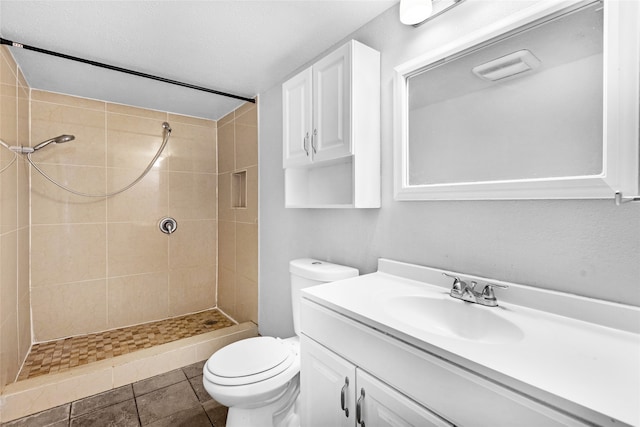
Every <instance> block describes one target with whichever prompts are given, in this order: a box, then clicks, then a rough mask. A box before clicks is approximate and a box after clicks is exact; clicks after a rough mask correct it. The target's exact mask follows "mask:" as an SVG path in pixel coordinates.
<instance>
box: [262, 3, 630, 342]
mask: <svg viewBox="0 0 640 427" xmlns="http://www.w3.org/2000/svg"><path fill="white" fill-rule="evenodd" d="M534 3H536V1H500V2H483V1H472V0H469V1H466V2H465V3H463V4H462V5H461V6H459V7H457V8H455V9H454V10H452V11H450V12H447V13H446V14H444V15H442V16H440V17H438V18H436V19H434V20H433V21H431V22H429V23H427V24H425V25H423V26H421V27H419V28H413V27H406V26H404V25H402V24H400V22H399V21H398V6H395V7H393V8H391V9H389V10H388V11H387V12H385V13H384V14H382V15H380V16H379V17H378V18H376V19H375V20H373V21H371V22H370V23H368V24H367V25H365V26H364V27H362V28H361V29H359V30H358V31H356V32H355V33H354V34H352V35H351V36H349V37H347V38H346V39H345V40H341V41H339V42H338V43H336V45H335V46H334V48H335V47H337V46H339V45H341V44H342V43H344V41H346V40H348V39H352V38H355V39H357V40H359V41H361V42H363V43H365V44H366V45H369V46H371V47H373V48H375V49H377V50H379V51H380V52H381V71H382V75H381V120H382V124H381V165H382V166H381V167H382V188H381V191H382V194H381V195H382V207H381V208H380V209H371V210H330V209H285V208H284V173H283V169H282V99H281V87H280V85H277V86H275V87H273V88H272V89H270V90H268V91H266V92H264V93H262V94H260V98H259V99H260V106H259V108H260V127H259V138H260V223H261V224H263V226H262V227H261V228H260V270H259V278H260V313H259V320H260V322H259V325H260V333H261V334H265V335H278V336H289V335H291V334H293V325H292V320H291V309H290V304H289V271H288V262H289V260H290V259H294V258H298V257H307V256H310V257H317V258H320V259H326V260H329V261H333V262H337V263H343V264H348V265H352V266H355V267H357V268H359V269H360V272H361V273H371V272H373V271H375V270H376V263H377V259H378V258H380V257H384V258H390V259H395V260H400V261H405V262H410V263H416V264H421V265H428V266H434V267H439V268H444V269H449V270H454V271H459V272H466V273H470V274H476V275H482V276H488V277H492V278H496V279H500V280H505V281H511V282H516V283H523V284H528V285H531V286H536V287H540V288H547V289H556V290H559V291H564V292H570V293H573V294H578V295H584V296H588V297H595V298H602V299H605V300H610V301H617V302H624V303H627V304H633V305H640V291H639V288H640V262H639V254H640V203H628V204H625V205H622V206H619V207H616V206H615V205H614V203H613V194H612V199H611V200H540V201H442V202H441V201H434V202H397V201H394V200H393V85H392V83H393V68H394V67H395V66H397V65H399V64H402V63H404V62H405V61H407V60H409V59H411V58H413V57H415V56H418V55H420V54H422V53H424V52H427V51H429V50H430V49H434V48H436V47H438V46H441V45H442V44H445V43H447V42H448V41H450V40H453V39H455V38H456V37H460V36H461V35H465V34H467V33H468V32H470V31H473V30H474V29H477V28H480V27H482V26H485V25H488V24H491V23H493V22H495V21H496V20H497V19H500V18H502V17H505V16H508V15H510V14H512V13H515V12H517V11H519V10H522V9H523V8H526V7H528V6H530V5H532V4H534ZM330 50H332V49H330ZM330 50H328V51H330ZM328 51H327V52H328ZM321 56H322V55H320V56H319V57H318V58H320V57H321ZM312 62H314V61H312ZM308 65H310V64H305V65H304V67H306V66H308ZM302 68H303V66H301V67H300V69H302ZM297 71H299V70H291V74H290V75H291V76H292V75H294V74H295V73H296V72H297ZM460 125H461V126H463V125H464V123H461V124H460ZM265 224H266V226H265Z"/></svg>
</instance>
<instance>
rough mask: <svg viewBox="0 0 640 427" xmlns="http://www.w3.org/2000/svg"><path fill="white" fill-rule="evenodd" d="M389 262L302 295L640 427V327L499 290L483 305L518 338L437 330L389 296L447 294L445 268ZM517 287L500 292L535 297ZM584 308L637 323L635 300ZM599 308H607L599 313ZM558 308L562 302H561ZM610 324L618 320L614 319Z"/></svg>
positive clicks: (523, 388)
mask: <svg viewBox="0 0 640 427" xmlns="http://www.w3.org/2000/svg"><path fill="white" fill-rule="evenodd" d="M387 262H390V263H394V262H393V261H387ZM381 265H382V264H381ZM390 267H393V268H384V266H383V268H382V269H381V270H380V269H379V271H378V272H377V273H372V274H367V275H364V276H359V277H356V278H352V279H347V280H342V281H339V282H333V283H328V284H325V285H320V286H315V287H312V288H307V289H305V290H304V291H303V297H304V298H307V299H309V300H312V301H314V302H316V303H318V304H321V305H323V306H325V307H328V308H330V309H332V310H334V311H337V312H339V313H341V314H343V315H345V316H347V317H349V318H352V319H354V320H356V321H358V322H361V323H364V324H366V325H368V326H371V327H373V328H375V329H378V330H380V331H382V332H385V333H387V334H389V335H391V336H394V337H395V338H397V339H399V340H401V341H404V342H407V343H409V344H411V345H414V346H416V347H419V348H421V349H423V350H425V351H428V352H430V353H433V354H436V355H439V356H441V357H444V358H445V359H447V360H450V361H451V362H453V363H456V364H458V365H461V366H464V367H467V368H469V369H471V370H473V371H475V372H478V373H480V374H482V375H485V376H487V377H489V378H491V379H493V380H495V381H498V382H500V383H502V384H504V385H507V386H509V387H512V388H514V389H516V390H519V391H520V392H523V393H525V394H527V395H529V396H532V397H535V398H537V399H541V400H543V401H545V402H547V403H549V404H551V405H553V406H556V407H558V408H560V409H565V410H568V411H569V412H574V411H577V412H578V413H579V414H587V417H588V418H589V419H591V420H592V421H593V419H601V420H602V419H604V418H605V417H606V418H612V419H614V420H617V421H618V422H622V423H625V424H628V425H632V426H640V334H638V333H635V332H631V331H625V330H621V329H616V328H614V327H611V326H602V325H601V324H597V323H592V322H588V321H584V320H577V319H575V318H572V317H567V316H562V315H559V314H552V313H550V312H547V311H542V310H538V309H532V308H528V307H525V306H523V305H516V304H513V303H509V302H506V301H502V300H501V299H500V295H498V300H499V304H500V306H499V307H494V308H490V307H482V309H486V310H492V313H494V314H496V315H497V316H504V317H505V318H507V319H509V321H510V322H512V323H514V324H515V325H517V326H518V328H520V330H521V331H522V332H523V334H522V338H521V339H519V340H517V341H515V342H484V341H478V340H468V339H463V338H459V337H452V336H446V334H445V335H443V334H436V333H432V332H429V329H428V328H427V329H422V328H420V327H419V326H420V325H414V324H411V322H406V321H404V320H403V319H398V316H397V315H393V314H392V313H390V312H389V310H387V309H386V307H385V301H387V300H388V297H389V296H394V297H395V296H416V297H419V296H425V295H427V296H428V295H434V293H435V294H439V295H443V296H444V295H445V294H447V293H448V289H447V288H444V287H443V282H442V280H441V279H439V278H438V279H436V278H437V277H439V276H438V275H439V274H440V270H435V269H428V268H427V270H431V271H428V272H427V273H428V274H426V276H424V277H433V278H434V280H433V281H432V282H437V285H433V284H431V283H425V282H423V281H417V280H412V279H408V278H405V277H400V276H398V275H396V274H395V273H397V268H396V267H397V265H390ZM416 267H418V266H416ZM418 268H421V269H425V267H418ZM384 270H387V271H393V272H394V274H389V273H386V272H384ZM408 276H410V277H412V276H411V275H410V274H408ZM413 277H414V278H415V275H414V276H413ZM448 282H450V280H449V281H448ZM445 283H446V282H445ZM513 286H515V289H513V291H512V290H511V289H509V290H506V291H502V293H501V295H507V294H508V292H510V291H512V292H514V293H515V294H517V293H518V292H521V291H522V292H527V293H529V294H530V295H528V298H530V299H532V298H535V297H536V292H538V290H536V289H535V288H528V289H526V290H523V289H524V288H526V287H522V286H519V285H513ZM518 288H520V289H518ZM543 292H544V291H543ZM496 293H497V292H496ZM447 298H448V297H447ZM541 298H542V297H541ZM546 298H549V296H548V295H546ZM559 298H564V299H567V298H568V299H571V300H572V302H571V303H567V304H566V305H567V306H571V309H570V311H571V310H576V306H578V307H579V306H580V304H581V303H583V301H581V300H585V299H584V298H581V297H575V296H571V295H566V294H565V295H562V296H561V297H559ZM575 298H577V299H578V301H574V299H575ZM521 299H522V298H521ZM562 301H565V300H562ZM460 304H468V303H464V302H462V301H460ZM561 305H562V304H561ZM600 306H601V307H600ZM584 309H585V310H588V311H590V312H593V313H589V314H588V315H587V314H585V315H584V316H586V317H592V318H594V319H598V318H603V317H611V316H612V315H614V316H615V313H616V310H618V311H619V312H620V316H619V317H621V318H624V319H631V320H632V321H633V320H634V319H635V320H636V321H638V323H640V309H638V308H637V307H629V306H620V307H616V305H615V304H613V306H612V304H611V303H606V302H602V303H600V302H598V301H594V300H590V301H586V300H585V301H584ZM598 310H601V311H602V312H601V313H596V311H598ZM554 311H555V312H556V313H557V312H558V311H562V309H561V308H560V309H559V308H558V307H556V308H555V310H554ZM612 313H613V314H612ZM607 323H615V319H611V321H610V322H607ZM631 329H633V328H631ZM592 417H593V418H592ZM611 424H614V423H613V422H612V423H611Z"/></svg>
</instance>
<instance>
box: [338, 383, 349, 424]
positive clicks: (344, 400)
mask: <svg viewBox="0 0 640 427" xmlns="http://www.w3.org/2000/svg"><path fill="white" fill-rule="evenodd" d="M348 388H349V377H344V385H343V386H342V390H341V391H340V409H342V410H343V411H344V414H345V416H346V417H347V418H349V408H347V391H348Z"/></svg>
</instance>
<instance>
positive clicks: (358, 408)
mask: <svg viewBox="0 0 640 427" xmlns="http://www.w3.org/2000/svg"><path fill="white" fill-rule="evenodd" d="M362 405H364V389H363V388H361V389H360V397H359V398H358V403H356V424H360V426H362V427H365V425H364V420H363V419H362Z"/></svg>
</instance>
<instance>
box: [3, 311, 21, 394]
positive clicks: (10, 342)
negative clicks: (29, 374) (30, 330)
mask: <svg viewBox="0 0 640 427" xmlns="http://www.w3.org/2000/svg"><path fill="white" fill-rule="evenodd" d="M0 342H1V343H2V346H1V347H0V360H1V361H2V363H0V385H1V386H2V387H3V386H4V385H5V384H9V383H12V382H14V381H15V379H16V377H17V375H18V370H19V369H20V362H19V361H18V320H17V315H16V312H15V310H14V312H13V313H12V315H11V316H7V317H6V319H5V320H4V322H2V323H0ZM2 387H0V388H2Z"/></svg>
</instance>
